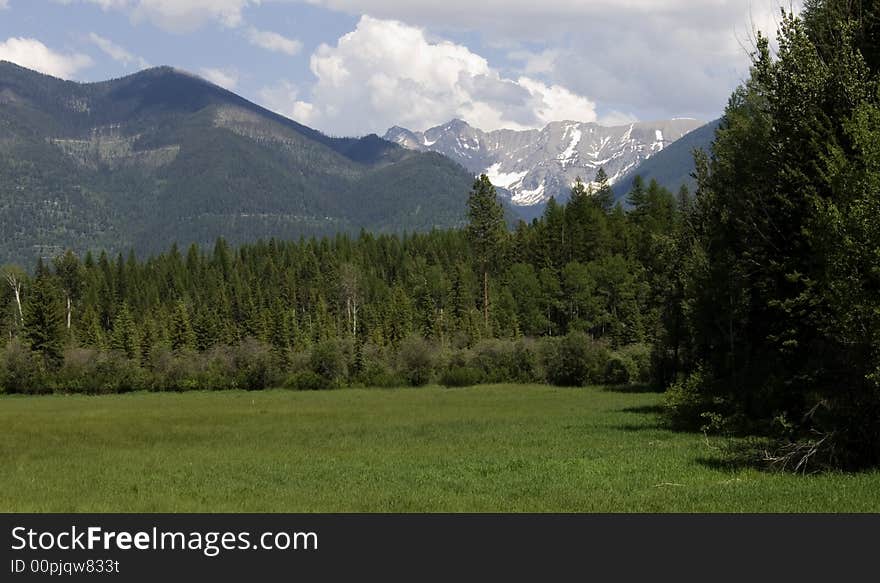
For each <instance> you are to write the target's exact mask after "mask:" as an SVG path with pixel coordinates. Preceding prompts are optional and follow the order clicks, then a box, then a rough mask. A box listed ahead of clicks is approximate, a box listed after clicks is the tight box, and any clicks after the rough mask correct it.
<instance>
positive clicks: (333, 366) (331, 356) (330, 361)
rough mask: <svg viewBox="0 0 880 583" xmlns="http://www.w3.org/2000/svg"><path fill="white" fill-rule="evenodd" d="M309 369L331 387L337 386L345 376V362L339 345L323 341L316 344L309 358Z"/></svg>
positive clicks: (334, 342)
mask: <svg viewBox="0 0 880 583" xmlns="http://www.w3.org/2000/svg"><path fill="white" fill-rule="evenodd" d="M309 368H310V369H311V371H312V372H313V373H315V374H316V375H319V376H321V377H323V378H324V379H325V380H326V381H327V382H328V383H330V384H331V385H334V386H335V385H337V384H338V383H339V381H340V379H342V378H343V377H344V376H345V361H344V359H343V355H342V350H341V347H340V346H339V343H337V342H336V341H334V340H324V341H322V342H319V343H318V344H316V345H315V347H314V348H312V354H311V356H310V357H309Z"/></svg>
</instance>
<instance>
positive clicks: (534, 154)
mask: <svg viewBox="0 0 880 583" xmlns="http://www.w3.org/2000/svg"><path fill="white" fill-rule="evenodd" d="M702 125H703V123H702V122H700V121H697V120H694V119H689V118H679V119H673V120H666V121H656V122H639V123H631V124H627V125H623V126H614V127H605V126H600V125H598V124H595V123H580V122H576V121H563V122H553V123H550V124H548V125H547V126H546V127H544V128H543V129H541V130H523V131H516V130H496V131H493V132H484V131H482V130H480V129H478V128H474V127H472V126H470V125H468V124H467V123H466V122H464V121H462V120H452V121H450V122H449V123H446V124H444V125H442V126H437V127H434V128H431V129H428V130H427V131H424V132H413V131H410V130H407V129H405V128H401V127H394V128H391V129H390V130H388V132H387V133H386V134H385V139H386V140H389V141H391V142H395V143H397V144H400V145H401V146H403V147H405V148H409V149H413V150H420V151H427V150H430V151H434V152H439V153H441V154H444V155H446V156H448V157H449V158H451V159H453V160H455V161H456V162H458V163H459V164H461V165H462V166H464V167H465V168H467V169H468V170H470V171H471V172H473V173H474V174H480V173H485V174H486V175H487V176H488V177H489V180H491V181H492V184H494V185H495V186H496V187H498V188H499V193H500V194H501V195H502V196H505V197H507V198H509V200H510V202H511V203H512V204H514V205H517V206H533V205H536V204H542V203H545V202H547V201H548V200H549V199H550V197H556V198H558V199H560V200H565V199H567V197H568V194H569V192H570V190H571V184H573V183H574V182H575V180H576V179H578V178H580V179H582V180H583V181H584V182H586V183H589V182H590V181H592V179H593V178H594V177H595V175H596V173H597V172H598V170H599V169H600V168H603V169H604V170H605V172H606V174H608V176H609V181H610V182H611V183H612V184H613V183H614V182H615V181H617V180H619V179H620V178H622V177H623V176H624V175H625V174H626V173H627V172H629V171H630V170H632V169H633V168H635V167H636V166H638V165H639V164H641V163H642V162H643V161H644V160H646V159H648V158H649V157H651V156H653V155H654V154H656V153H658V152H660V151H662V150H663V149H664V148H666V147H668V146H669V144H671V143H673V142H674V141H676V140H678V139H680V138H681V137H683V136H684V135H686V134H687V133H689V132H691V131H693V130H695V129H697V128H698V127H701V126H702Z"/></svg>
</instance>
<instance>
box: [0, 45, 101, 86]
mask: <svg viewBox="0 0 880 583" xmlns="http://www.w3.org/2000/svg"><path fill="white" fill-rule="evenodd" d="M0 60H4V61H10V62H13V63H15V64H17V65H21V66H22V67H27V68H28V69H34V70H36V71H40V72H41V73H45V74H47V75H52V76H53V77H60V78H62V79H70V78H72V77H73V76H74V75H75V74H76V73H77V72H79V71H80V70H82V69H85V68H87V67H90V66H92V59H91V58H90V57H89V56H88V55H83V54H80V53H71V54H64V53H59V52H56V51H53V50H52V49H50V48H49V47H47V46H46V45H44V44H43V43H41V42H40V41H38V40H37V39H33V38H22V37H11V38H8V39H6V41H5V42H2V43H0Z"/></svg>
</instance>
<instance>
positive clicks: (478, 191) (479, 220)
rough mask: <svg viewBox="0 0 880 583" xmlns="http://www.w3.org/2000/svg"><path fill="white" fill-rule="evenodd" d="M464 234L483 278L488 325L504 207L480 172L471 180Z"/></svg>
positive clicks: (502, 237)
mask: <svg viewBox="0 0 880 583" xmlns="http://www.w3.org/2000/svg"><path fill="white" fill-rule="evenodd" d="M468 221H469V222H468V226H467V237H468V241H469V242H470V245H471V250H472V252H473V257H474V262H475V263H476V265H477V267H478V269H479V273H480V275H481V277H482V281H483V319H484V324H485V327H486V330H488V329H489V274H490V272H492V273H494V272H495V271H496V270H497V266H498V263H499V262H500V261H501V259H502V257H503V254H504V251H505V248H504V247H505V243H506V240H507V226H506V224H505V222H504V209H503V208H502V206H501V203H500V202H499V201H498V197H497V195H496V193H495V187H494V186H492V183H491V182H489V178H488V177H487V176H486V175H485V174H482V175H480V177H479V178H478V179H477V180H476V181H475V182H474V187H473V189H472V190H471V193H470V196H469V197H468Z"/></svg>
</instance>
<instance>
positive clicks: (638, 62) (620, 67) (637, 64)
mask: <svg viewBox="0 0 880 583" xmlns="http://www.w3.org/2000/svg"><path fill="white" fill-rule="evenodd" d="M302 1H306V2H308V3H310V4H315V5H320V6H324V7H327V8H330V9H333V10H338V11H341V12H345V13H348V14H353V15H360V14H370V15H372V16H374V17H378V18H394V19H397V20H400V21H403V22H406V23H407V24H409V25H415V26H425V27H429V28H430V29H431V30H435V31H444V30H446V31H467V32H477V33H479V34H480V38H481V40H482V41H483V42H485V43H486V44H487V45H489V46H493V47H495V48H504V49H505V51H506V52H507V53H508V57H509V58H510V59H512V60H514V61H516V63H517V64H518V65H519V67H518V68H519V72H520V73H521V74H523V75H527V76H539V77H541V78H542V79H543V80H545V81H547V82H549V83H557V84H564V85H565V86H566V87H568V88H569V89H571V90H572V91H575V92H577V93H582V94H587V95H590V96H591V97H592V98H594V99H596V100H597V101H598V102H599V103H601V104H605V105H608V106H611V107H615V108H618V109H623V110H639V111H640V112H643V113H645V114H648V115H662V116H675V115H680V114H682V115H697V116H702V115H704V114H706V115H709V114H712V113H718V112H720V110H721V109H722V108H723V106H724V104H725V103H726V101H727V98H728V96H729V94H730V91H731V90H732V89H733V88H734V87H735V86H736V85H737V84H739V83H740V82H741V81H742V80H743V79H744V78H745V77H746V76H747V74H748V66H749V58H748V48H749V47H750V45H751V42H750V38H751V37H752V36H753V30H754V29H758V30H762V31H764V32H765V33H768V34H769V35H770V36H771V38H772V37H773V36H774V34H773V33H774V32H775V30H776V26H777V24H778V22H779V13H780V9H781V8H782V7H785V8H786V9H787V8H793V9H795V10H798V9H799V7H800V5H801V4H802V0H700V1H696V0H542V1H541V2H539V3H536V2H535V1H534V0H481V1H480V2H474V1H473V0H442V1H439V2H438V1H436V0H408V1H407V2H400V1H399V0H302ZM524 41H527V42H528V45H527V46H528V47H534V46H540V47H542V48H541V49H539V51H538V52H529V51H526V50H524V49H525V48H526V45H524Z"/></svg>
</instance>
